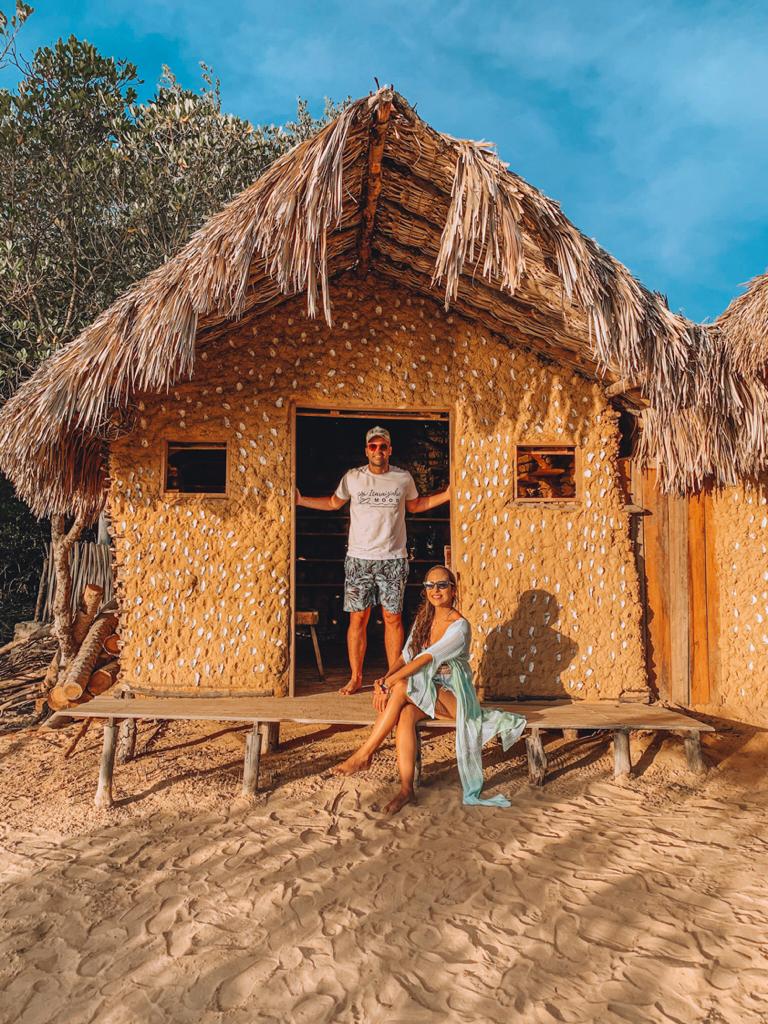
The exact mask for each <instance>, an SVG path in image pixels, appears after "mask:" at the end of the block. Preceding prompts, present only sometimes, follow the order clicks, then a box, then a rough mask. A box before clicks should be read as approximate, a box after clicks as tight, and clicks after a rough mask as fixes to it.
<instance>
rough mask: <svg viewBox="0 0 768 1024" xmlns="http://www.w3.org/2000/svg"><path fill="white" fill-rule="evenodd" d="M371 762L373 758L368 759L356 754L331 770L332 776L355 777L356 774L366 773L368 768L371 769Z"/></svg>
mask: <svg viewBox="0 0 768 1024" xmlns="http://www.w3.org/2000/svg"><path fill="white" fill-rule="evenodd" d="M371 760H372V758H370V757H366V756H365V755H364V754H359V753H354V754H352V756H351V757H348V758H347V760H346V761H342V762H341V764H337V765H336V767H335V768H331V774H333V775H354V774H355V772H364V771H365V769H366V768H370V767H371Z"/></svg>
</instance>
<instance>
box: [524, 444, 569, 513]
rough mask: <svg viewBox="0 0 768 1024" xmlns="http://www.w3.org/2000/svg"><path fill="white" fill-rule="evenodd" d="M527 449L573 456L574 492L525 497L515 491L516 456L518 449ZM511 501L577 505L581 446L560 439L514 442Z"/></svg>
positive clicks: (531, 503) (532, 503)
mask: <svg viewBox="0 0 768 1024" xmlns="http://www.w3.org/2000/svg"><path fill="white" fill-rule="evenodd" d="M521 448H522V449H524V450H528V451H531V450H533V451H547V452H549V453H550V454H552V455H570V454H571V453H573V456H574V470H573V477H574V483H575V485H576V493H575V494H574V495H573V496H572V497H570V498H535V497H526V496H524V495H522V496H521V495H519V494H518V493H517V458H518V453H519V451H520V449H521ZM513 473H514V476H513V484H512V486H513V501H514V502H515V504H520V505H569V506H570V505H577V504H579V503H580V502H581V501H582V500H583V474H582V457H581V447H580V445H577V444H563V443H562V442H561V441H556V442H551V443H548V442H546V441H540V442H539V441H537V442H529V441H520V442H515V445H514V458H513Z"/></svg>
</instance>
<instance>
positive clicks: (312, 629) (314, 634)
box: [309, 626, 325, 682]
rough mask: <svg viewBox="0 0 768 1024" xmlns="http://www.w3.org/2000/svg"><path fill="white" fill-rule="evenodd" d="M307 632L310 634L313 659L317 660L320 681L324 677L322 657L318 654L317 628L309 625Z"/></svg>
mask: <svg viewBox="0 0 768 1024" xmlns="http://www.w3.org/2000/svg"><path fill="white" fill-rule="evenodd" d="M309 632H310V633H311V634H312V646H313V647H314V648H315V661H316V662H317V674H318V675H319V676H320V681H321V682H322V680H323V679H325V670H324V669H323V658H322V655H321V654H320V644H319V643H318V642H317V630H316V629H315V627H314V626H310V627H309Z"/></svg>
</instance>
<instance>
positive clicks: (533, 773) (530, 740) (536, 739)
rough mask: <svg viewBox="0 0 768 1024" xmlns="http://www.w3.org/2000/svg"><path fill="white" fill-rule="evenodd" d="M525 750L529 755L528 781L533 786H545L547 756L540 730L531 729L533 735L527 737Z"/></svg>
mask: <svg viewBox="0 0 768 1024" xmlns="http://www.w3.org/2000/svg"><path fill="white" fill-rule="evenodd" d="M525 749H526V752H527V754H528V781H529V782H530V784H531V785H532V786H543V785H544V777H545V776H546V774H547V755H546V754H545V752H544V744H543V743H542V741H541V732H540V731H539V730H538V729H531V735H530V736H526V737H525Z"/></svg>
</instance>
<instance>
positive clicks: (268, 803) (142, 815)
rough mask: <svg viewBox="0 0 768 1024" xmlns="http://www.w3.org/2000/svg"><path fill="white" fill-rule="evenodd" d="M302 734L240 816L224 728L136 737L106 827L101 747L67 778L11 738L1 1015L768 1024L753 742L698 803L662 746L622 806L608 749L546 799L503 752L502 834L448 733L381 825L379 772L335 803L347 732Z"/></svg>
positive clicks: (739, 735)
mask: <svg viewBox="0 0 768 1024" xmlns="http://www.w3.org/2000/svg"><path fill="white" fill-rule="evenodd" d="M306 732H307V730H303V732H302V730H300V729H298V728H297V729H295V730H294V732H293V734H289V735H288V742H287V744H286V746H285V749H283V750H281V751H280V752H279V753H278V754H276V755H273V756H271V757H269V758H267V759H266V760H265V764H264V769H265V770H264V782H265V783H266V792H265V793H264V795H263V796H261V797H260V798H259V799H258V800H257V802H256V803H255V804H252V805H249V804H245V803H243V802H242V801H241V800H238V799H233V793H235V792H236V790H237V778H238V774H239V770H240V763H239V762H240V755H241V751H242V746H243V738H244V734H243V732H242V731H241V730H222V729H215V728H212V727H210V726H208V727H207V728H206V727H203V726H189V725H184V724H181V723H179V724H174V725H171V726H169V727H168V728H167V729H164V730H162V732H161V734H160V735H156V732H155V730H154V729H153V728H151V727H149V726H145V727H143V728H142V731H141V734H140V742H139V750H140V752H142V753H141V756H140V757H138V758H137V760H136V761H135V762H134V763H132V764H131V765H127V766H122V767H119V768H118V770H117V776H116V779H117V796H118V798H119V800H120V803H119V804H118V806H117V807H116V808H115V809H114V810H112V811H110V812H96V811H95V810H94V809H93V808H92V807H91V806H90V803H91V799H92V795H93V786H94V782H95V774H96V766H97V759H98V735H94V736H93V737H91V736H90V735H89V737H88V738H87V742H86V743H84V745H83V749H82V750H81V751H79V752H78V753H77V754H76V755H75V757H74V758H73V759H72V760H71V761H70V762H67V763H66V764H64V763H63V762H62V760H61V751H62V750H63V749H64V748H65V747H66V744H67V742H68V740H69V736H68V735H64V734H49V735H47V736H46V735H37V736H33V737H29V736H27V737H25V736H21V735H16V736H13V737H6V738H4V739H3V740H2V741H1V742H0V752H1V753H2V756H3V767H4V772H3V780H4V781H3V784H2V785H3V791H4V792H3V801H4V802H3V806H4V808H5V811H4V814H3V820H4V824H3V837H2V838H3V842H2V846H3V854H2V860H1V861H0V866H1V874H0V918H1V919H2V928H1V929H0V936H1V937H0V980H1V982H2V989H3V992H4V994H3V998H2V1009H0V1015H1V1019H2V1020H3V1021H18V1022H20V1024H37V1022H40V1024H58V1022H62V1024H63V1022H65V1021H66V1022H67V1024H71V1022H76V1024H87V1022H91V1021H93V1022H99V1024H136V1022H142V1024H144V1022H146V1024H153V1022H155V1021H157V1022H160V1021H163V1022H168V1021H178V1022H193V1021H194V1022H200V1024H214V1022H216V1024H219V1022H224V1021H226V1022H232V1024H239V1022H243V1024H246V1022H248V1024H252V1022H254V1021H265V1022H267V1021H275V1022H278V1021H280V1022H285V1021H289V1022H297V1024H299V1022H306V1024H319V1022H323V1021H349V1022H360V1024H369V1022H370V1024H374V1022H386V1024H406V1022H407V1024H419V1022H427V1021H429V1022H433V1021H467V1022H470V1021H471V1022H478V1021H488V1022H495V1021H500V1022H501V1021H503V1022H505V1024H506V1022H509V1021H524V1022H525V1024H528V1022H531V1024H538V1022H542V1024H545V1022H546V1024H550V1022H552V1021H565V1022H574V1024H575V1022H582V1021H583V1022H593V1021H599V1022H614V1021H615V1022H624V1021H630V1022H638V1024H640V1022H642V1024H646V1022H649V1021H669V1022H688V1021H696V1022H699V1021H701V1022H708V1024H719V1022H723V1021H725V1022H730V1021H733V1022H737V1021H738V1022H739V1024H751V1022H755V1024H758V1022H765V1021H768V970H767V968H768V938H766V936H768V892H767V891H766V885H765V875H766V866H768V856H767V851H768V838H767V837H768V829H767V828H766V825H768V785H766V782H765V781H764V779H765V775H764V772H765V767H766V760H767V755H768V743H766V741H765V739H764V736H763V734H760V733H755V732H753V731H751V730H748V729H739V728H733V729H730V730H729V731H727V732H726V733H724V734H723V735H721V737H720V738H718V739H716V740H712V741H710V744H709V748H708V756H709V758H710V760H713V761H715V762H716V765H715V767H714V768H713V769H712V770H711V771H710V773H709V775H708V776H707V778H706V780H705V781H704V782H703V783H697V782H695V781H694V780H693V779H692V778H691V777H690V776H689V775H688V773H687V771H686V770H685V765H684V760H683V757H682V751H681V750H680V749H679V748H678V742H679V741H675V740H674V739H671V738H670V739H667V740H665V741H664V742H663V743H661V744H651V743H650V742H649V738H648V737H646V738H644V739H642V740H641V741H639V742H638V743H637V744H636V745H635V747H634V750H633V756H634V760H635V761H636V762H639V767H638V770H639V772H640V775H639V777H637V778H634V779H632V780H630V781H628V782H626V783H622V784H616V783H614V782H613V781H612V779H611V778H610V768H611V761H610V756H609V751H608V749H607V747H606V745H605V744H604V743H603V742H602V741H600V740H586V741H582V742H581V743H580V744H573V743H570V744H563V743H559V745H558V748H557V750H554V749H553V752H552V762H553V764H554V765H555V773H554V775H555V777H554V779H553V781H551V782H550V783H549V784H548V785H547V786H546V787H545V788H544V790H543V791H532V790H531V789H529V787H528V785H527V782H526V780H525V775H524V769H523V762H522V759H521V758H520V757H513V758H512V759H511V760H504V759H502V758H501V756H500V753H499V751H498V749H497V748H492V750H491V754H490V757H489V761H490V763H489V767H488V770H487V777H488V780H489V783H488V784H489V788H491V789H492V788H493V787H498V788H499V789H501V790H502V791H504V792H507V793H508V794H510V795H511V796H512V799H513V806H512V808H511V809H509V810H503V809H497V808H485V807H471V808H465V807H463V806H462V805H461V804H460V802H459V789H458V784H457V780H456V777H455V769H454V767H453V762H452V760H451V757H450V754H451V740H450V738H449V737H439V738H436V739H435V740H433V741H432V742H431V743H430V744H429V747H428V755H427V759H426V760H427V780H428V781H427V784H426V785H425V786H424V788H423V789H422V790H421V795H420V801H419V804H418V806H417V807H413V808H408V809H407V810H406V811H405V812H404V813H403V814H402V815H401V816H400V817H398V818H395V819H384V818H382V817H381V815H380V814H379V813H378V812H377V811H376V810H375V806H376V805H377V804H378V803H380V802H381V801H382V799H383V797H384V796H386V795H387V794H388V793H389V792H390V790H391V787H392V785H393V780H394V778H395V771H394V758H393V755H392V751H391V750H387V749H385V751H384V752H383V753H382V755H381V756H380V757H379V759H378V760H377V762H376V764H375V766H374V768H373V769H372V770H371V772H369V773H368V774H367V775H365V776H361V777H359V778H356V779H352V780H338V779H335V778H332V779H327V778H323V777H321V772H322V770H323V769H324V768H325V767H327V766H328V765H329V764H331V763H333V762H334V761H335V760H337V759H338V757H339V756H341V755H342V754H343V753H344V752H345V751H348V750H349V749H351V747H352V745H353V744H354V743H355V742H356V740H357V739H358V737H359V733H356V732H346V733H337V734H335V735H328V736H326V737H325V739H323V740H321V741H320V742H316V743H314V744H313V745H311V746H309V745H307V744H306V742H304V740H303V734H305V733H306ZM214 733H215V734H216V735H215V736H214ZM211 737H213V738H211ZM190 741H192V742H191V743H190Z"/></svg>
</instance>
